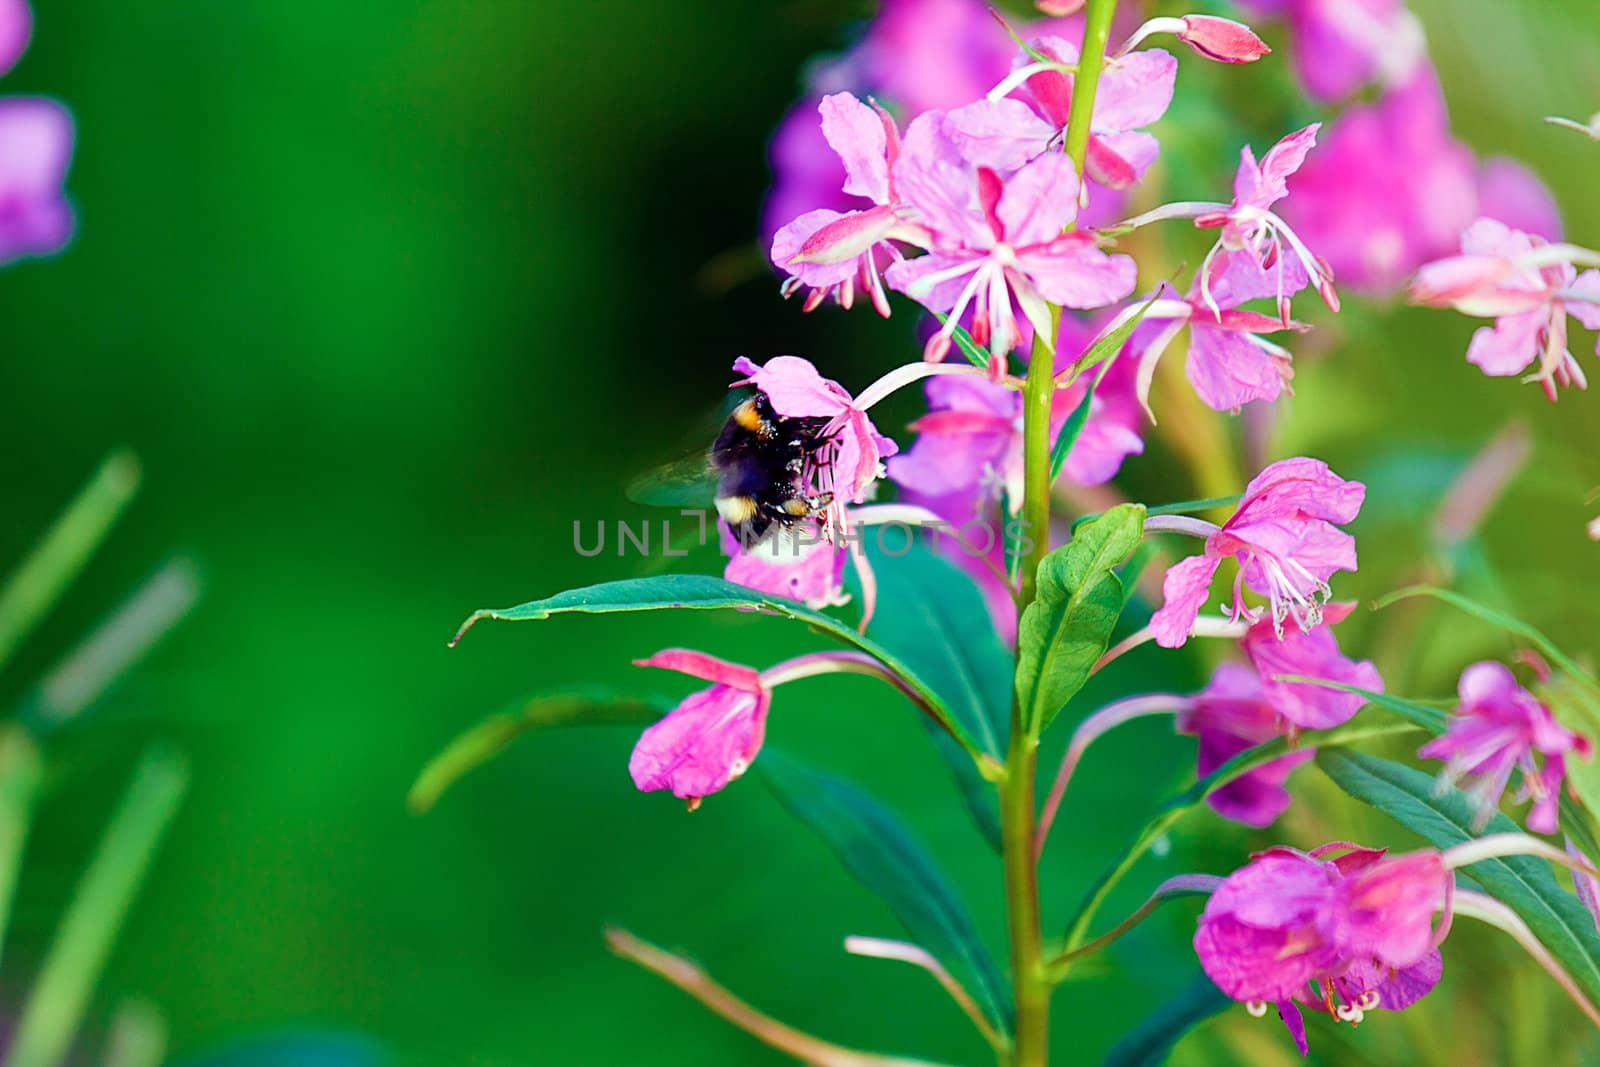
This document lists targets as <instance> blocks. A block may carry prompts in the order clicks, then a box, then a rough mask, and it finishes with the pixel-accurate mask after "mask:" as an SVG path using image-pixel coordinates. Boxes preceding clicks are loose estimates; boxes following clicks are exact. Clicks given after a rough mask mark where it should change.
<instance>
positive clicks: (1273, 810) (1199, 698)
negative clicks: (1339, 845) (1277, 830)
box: [1177, 663, 1316, 827]
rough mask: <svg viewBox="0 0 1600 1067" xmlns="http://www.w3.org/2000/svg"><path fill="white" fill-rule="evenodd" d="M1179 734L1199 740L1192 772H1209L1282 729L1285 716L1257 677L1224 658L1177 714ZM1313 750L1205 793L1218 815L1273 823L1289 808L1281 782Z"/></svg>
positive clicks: (1266, 765) (1260, 823)
mask: <svg viewBox="0 0 1600 1067" xmlns="http://www.w3.org/2000/svg"><path fill="white" fill-rule="evenodd" d="M1177 728H1178V732H1179V733H1183V734H1193V735H1194V736H1195V737H1196V738H1197V739H1198V741H1199V747H1198V750H1197V752H1196V756H1195V773H1197V774H1199V775H1200V776H1201V777H1204V776H1205V775H1208V774H1210V773H1211V772H1212V771H1214V770H1216V769H1217V768H1218V767H1220V766H1222V765H1223V764H1224V763H1226V762H1228V760H1230V759H1232V758H1233V757H1234V756H1237V755H1238V754H1239V753H1241V752H1243V751H1244V750H1245V749H1247V748H1253V747H1255V746H1256V745H1259V744H1262V743H1263V742H1266V741H1270V740H1272V739H1273V738H1274V737H1277V736H1278V735H1280V734H1282V733H1283V732H1284V719H1283V718H1282V717H1281V716H1280V715H1279V714H1278V711H1277V709H1276V708H1275V707H1273V706H1272V705H1271V704H1270V703H1268V702H1267V699H1266V693H1265V691H1264V690H1263V688H1262V685H1261V678H1260V676H1259V675H1257V674H1256V672H1255V671H1253V670H1251V669H1250V668H1249V667H1245V666H1243V665H1241V664H1238V663H1224V664H1222V665H1221V666H1220V667H1218V668H1217V670H1216V673H1215V674H1213V675H1212V676H1211V681H1209V682H1207V683H1206V687H1205V688H1204V689H1202V690H1201V691H1200V692H1198V693H1196V694H1195V695H1194V696H1193V697H1192V698H1190V700H1189V702H1188V704H1187V705H1186V706H1185V707H1184V708H1183V709H1182V710H1181V711H1180V712H1179V714H1178V717H1177ZM1314 755H1316V750H1315V749H1309V748H1308V749H1303V750H1301V751H1298V752H1292V753H1290V754H1289V755H1287V756H1281V757H1279V758H1278V759H1275V760H1273V761H1271V762H1270V763H1264V764H1262V765H1261V766H1260V767H1257V768H1255V769H1254V770H1252V771H1248V772H1246V773H1244V774H1241V775H1239V776H1238V777H1237V778H1234V779H1233V780H1232V781H1230V782H1228V783H1227V784H1226V785H1224V786H1222V788H1220V789H1217V790H1215V791H1214V792H1212V793H1211V794H1210V795H1209V796H1207V797H1206V803H1207V804H1210V805H1211V807H1212V808H1213V809H1214V810H1215V811H1216V812H1217V813H1218V814H1219V815H1221V816H1223V817H1224V818H1228V819H1233V820H1234V821H1235V822H1240V823H1243V824H1245V825H1246V826H1257V827H1259V826H1268V825H1271V824H1272V823H1273V822H1274V821H1275V820H1276V819H1277V818H1278V816H1279V815H1282V814H1283V813H1284V811H1285V810H1286V809H1287V808H1288V807H1289V791H1288V790H1286V789H1285V788H1284V787H1283V785H1284V782H1286V781H1288V778H1289V774H1290V772H1291V771H1293V770H1294V769H1295V768H1296V767H1298V766H1300V764H1302V763H1304V762H1306V761H1307V760H1309V759H1310V758H1311V757H1312V756H1314Z"/></svg>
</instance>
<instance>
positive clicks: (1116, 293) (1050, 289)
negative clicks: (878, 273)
mask: <svg viewBox="0 0 1600 1067" xmlns="http://www.w3.org/2000/svg"><path fill="white" fill-rule="evenodd" d="M941 118H942V117H941V116H938V115H936V114H928V115H924V116H922V117H921V118H919V119H917V120H916V122H914V123H912V125H911V128H910V129H909V130H908V131H907V132H906V141H905V146H904V149H903V150H902V152H901V154H900V159H899V162H898V163H897V164H896V165H895V171H894V180H895V184H896V187H897V188H898V189H899V191H900V195H901V196H902V197H903V198H904V199H905V201H906V202H907V203H908V204H909V205H911V206H912V207H913V208H914V209H915V210H916V212H917V221H919V222H920V223H921V224H922V225H924V226H925V227H927V229H928V230H929V231H931V233H932V251H930V252H929V253H928V254H927V255H925V256H919V257H918V258H916V259H909V260H904V261H902V262H899V263H896V264H894V265H893V266H892V267H890V268H889V270H888V272H887V278H888V281H889V285H890V286H891V287H892V288H895V289H898V290H899V291H901V292H903V293H905V294H906V295H907V296H909V297H911V298H912V299H913V300H916V301H917V302H919V303H921V304H922V305H923V306H924V307H926V308H928V309H929V310H930V311H935V312H940V313H943V314H945V315H946V316H948V319H947V321H946V322H945V325H944V327H943V328H942V329H941V330H940V331H939V332H938V333H936V334H934V335H933V337H932V338H930V340H929V342H928V346H927V348H926V350H925V352H926V355H927V357H928V358H929V359H930V360H934V361H938V360H940V359H942V358H943V357H944V354H945V352H946V351H948V349H949V347H950V337H951V334H952V332H953V331H954V330H955V325H956V323H957V321H958V320H960V318H961V316H962V315H963V314H965V313H966V311H967V309H968V308H969V306H970V307H972V308H974V311H973V318H972V336H973V339H974V340H976V341H977V342H978V343H979V344H981V345H985V346H986V347H988V348H989V350H990V351H991V352H993V353H995V354H996V355H997V356H998V355H1003V354H1005V353H1006V352H1009V351H1010V350H1011V349H1012V348H1013V347H1015V346H1016V345H1017V343H1018V342H1019V341H1020V340H1021V338H1022V331H1021V329H1020V328H1019V326H1018V324H1017V314H1016V312H1017V310H1018V309H1020V310H1021V312H1022V314H1023V316H1024V317H1025V318H1026V319H1027V321H1028V322H1029V323H1030V324H1031V325H1032V327H1033V329H1034V330H1035V331H1042V332H1044V333H1046V335H1047V336H1048V334H1049V323H1050V312H1049V307H1048V304H1057V305H1059V306H1062V307H1071V308H1093V307H1102V306H1104V305H1106V304H1110V303H1113V302H1115V301H1117V300H1120V299H1122V298H1123V297H1125V296H1127V295H1128V294H1129V293H1130V292H1131V291H1132V290H1133V283H1134V274H1135V267H1134V263H1133V260H1131V259H1129V258H1128V257H1127V256H1120V255H1107V254H1106V253H1104V252H1102V251H1100V249H1099V248H1098V247H1097V246H1096V243H1095V239H1094V237H1093V236H1092V235H1091V234H1088V233H1084V232H1082V231H1073V232H1071V233H1063V232H1062V231H1063V230H1064V229H1065V227H1066V226H1067V225H1068V224H1069V223H1071V222H1073V221H1074V219H1075V218H1076V216H1077V205H1078V187H1079V186H1078V175H1077V173H1076V172H1075V171H1074V170H1073V167H1072V161H1071V160H1069V159H1067V158H1066V156H1064V155H1061V154H1059V153H1050V154H1048V155H1043V156H1040V157H1039V158H1038V159H1035V160H1033V161H1032V162H1031V163H1028V164H1027V165H1026V166H1024V167H1023V168H1022V169H1021V170H1019V171H1017V172H1016V173H1015V174H1013V175H1011V176H1010V177H1009V178H1002V177H1001V176H1000V175H999V173H998V172H996V171H995V170H993V169H991V168H989V167H983V166H974V165H972V164H971V163H970V162H969V161H968V160H966V159H964V158H963V157H962V156H961V154H960V153H959V151H958V150H957V149H956V146H955V145H954V143H953V142H951V141H950V139H949V138H947V137H946V136H945V134H944V132H943V130H942V127H941Z"/></svg>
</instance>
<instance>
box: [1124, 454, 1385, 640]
mask: <svg viewBox="0 0 1600 1067" xmlns="http://www.w3.org/2000/svg"><path fill="white" fill-rule="evenodd" d="M1365 497H1366V486H1364V485H1362V484H1361V483H1360V482H1351V481H1346V480H1345V479H1343V478H1341V477H1339V476H1338V475H1337V474H1335V473H1333V471H1331V470H1329V469H1328V465H1327V464H1326V463H1323V462H1322V461H1320V460H1315V459H1306V458H1298V459H1285V460H1279V461H1278V462H1277V463H1274V464H1272V465H1271V466H1269V467H1267V468H1266V469H1265V470H1263V471H1262V472H1261V473H1260V474H1258V475H1256V476H1255V478H1254V479H1252V480H1251V482H1250V484H1249V485H1248V486H1246V487H1245V491H1244V495H1243V496H1242V497H1241V498H1240V500H1239V506H1238V508H1237V509H1236V510H1235V511H1234V513H1233V517H1232V518H1230V519H1229V520H1228V521H1227V522H1225V523H1223V524H1222V525H1221V526H1220V527H1219V526H1216V525H1214V524H1212V523H1209V522H1205V521H1203V520H1200V519H1192V518H1187V517H1183V516H1159V517H1157V518H1155V519H1152V520H1151V521H1150V522H1149V523H1148V524H1147V525H1146V530H1149V531H1152V532H1154V531H1161V530H1170V531H1175V532H1183V533H1190V534H1194V535H1196V536H1203V537H1205V539H1206V547H1205V552H1204V553H1203V554H1202V555H1199V556H1191V557H1190V558H1188V559H1186V560H1182V561H1180V562H1179V563H1177V564H1175V565H1174V566H1173V567H1172V568H1171V569H1170V570H1168V571H1167V576H1166V579H1165V580H1164V581H1163V582H1162V586H1161V588H1162V592H1163V593H1164V594H1165V603H1163V604H1162V606H1161V608H1160V609H1159V610H1157V611H1156V613H1155V614H1154V615H1152V616H1151V617H1150V631H1151V633H1152V635H1153V636H1154V637H1155V639H1156V642H1157V643H1158V644H1160V645H1162V646H1163V647H1165V648H1177V647H1178V646H1180V645H1182V644H1183V643H1184V642H1185V641H1187V640H1188V638H1189V630H1190V628H1191V627H1193V625H1194V620H1195V618H1196V617H1197V616H1198V615H1199V613H1200V606H1201V604H1202V603H1203V602H1204V601H1205V598H1206V593H1207V591H1208V590H1209V589H1210V586H1211V579H1212V576H1213V575H1215V574H1216V571H1217V567H1218V566H1219V565H1220V564H1221V563H1222V560H1223V559H1224V558H1226V557H1229V556H1232V557H1234V558H1235V559H1237V560H1238V561H1239V578H1238V580H1237V581H1236V582H1235V583H1234V590H1233V615H1234V617H1235V618H1240V617H1244V618H1248V619H1251V620H1254V619H1255V618H1256V617H1257V614H1258V613H1257V612H1255V611H1252V610H1251V609H1249V608H1247V607H1246V606H1245V603H1244V598H1243V595H1242V589H1241V586H1249V587H1250V588H1251V589H1253V590H1255V591H1256V592H1257V593H1260V594H1261V595H1262V596H1265V597H1267V598H1268V601H1269V602H1270V606H1271V613H1272V625H1273V628H1274V629H1275V630H1276V631H1277V632H1279V633H1281V632H1282V630H1283V620H1284V619H1285V618H1293V619H1294V621H1295V624H1296V625H1297V626H1299V627H1300V629H1301V630H1302V631H1309V630H1311V629H1313V628H1314V627H1315V626H1316V625H1317V624H1318V623H1319V622H1321V621H1322V604H1323V603H1324V602H1325V601H1326V600H1327V599H1328V597H1329V596H1330V590H1329V588H1328V578H1329V577H1330V576H1331V575H1332V574H1333V572H1334V571H1340V570H1348V571H1353V570H1355V569H1356V546H1355V539H1354V538H1353V537H1351V536H1350V535H1349V534H1347V533H1345V532H1344V531H1342V530H1340V529H1338V527H1337V526H1336V525H1335V524H1336V523H1347V522H1350V521H1351V520H1353V519H1354V518H1355V517H1356V514H1357V513H1358V512H1359V511H1360V510H1361V502H1362V500H1363V499H1365Z"/></svg>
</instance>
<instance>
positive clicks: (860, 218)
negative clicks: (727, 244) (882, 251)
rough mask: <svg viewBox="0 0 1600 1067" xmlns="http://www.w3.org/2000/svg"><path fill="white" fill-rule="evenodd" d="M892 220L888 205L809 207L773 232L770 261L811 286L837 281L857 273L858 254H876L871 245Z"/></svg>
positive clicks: (824, 286) (889, 228) (884, 232)
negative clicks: (858, 208)
mask: <svg viewBox="0 0 1600 1067" xmlns="http://www.w3.org/2000/svg"><path fill="white" fill-rule="evenodd" d="M895 224H896V219H895V216H894V212H893V209H891V208H887V207H877V208H873V209H872V210H871V211H850V212H846V213H844V214H840V213H839V212H837V211H829V210H827V209H826V208H820V209H818V210H816V211H808V212H806V213H805V214H804V215H801V216H800V217H799V218H797V219H795V220H794V221H793V222H791V223H789V224H788V225H787V226H784V227H783V228H782V229H780V230H779V231H778V232H777V233H776V234H774V235H773V237H772V250H771V253H770V254H771V257H772V265H773V266H775V267H777V268H778V269H779V270H781V271H784V272H785V273H787V274H790V275H792V276H794V277H796V278H798V279H800V281H802V282H804V283H805V284H806V285H809V286H812V287H813V288H817V289H825V288H827V287H828V286H831V285H838V284H839V283H841V282H843V281H846V280H848V279H850V278H854V277H855V276H856V275H857V273H858V272H859V271H860V269H861V257H862V256H870V255H874V254H876V253H875V251H874V246H875V245H876V244H877V243H878V242H880V241H882V240H884V239H885V238H886V237H887V236H888V234H889V231H890V230H891V229H893V228H894V226H895Z"/></svg>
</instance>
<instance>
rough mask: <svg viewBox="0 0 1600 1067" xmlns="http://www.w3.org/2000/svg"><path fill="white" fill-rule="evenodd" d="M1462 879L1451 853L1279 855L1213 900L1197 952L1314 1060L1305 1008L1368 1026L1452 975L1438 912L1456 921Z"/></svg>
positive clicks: (1222, 985) (1341, 849)
mask: <svg viewBox="0 0 1600 1067" xmlns="http://www.w3.org/2000/svg"><path fill="white" fill-rule="evenodd" d="M1335 853H1338V855H1335ZM1325 857H1331V858H1325ZM1451 882H1452V876H1451V874H1450V871H1449V869H1448V867H1447V865H1446V863H1445V857H1444V856H1443V855H1442V854H1440V853H1438V852H1435V851H1433V850H1431V849H1424V850H1421V851H1418V852H1414V853H1409V854H1406V855H1401V856H1393V857H1388V856H1385V855H1384V853H1383V851H1382V850H1378V849H1366V848H1361V847H1359V846H1355V845H1349V844H1346V843H1343V842H1337V843H1333V844H1328V845H1324V846H1322V847H1321V848H1318V849H1314V850H1312V851H1311V852H1309V853H1305V852H1299V851H1297V850H1295V849H1291V848H1285V847H1281V846H1280V847H1277V848H1271V849H1268V850H1267V851H1265V852H1259V853H1256V854H1255V855H1254V856H1253V857H1251V862H1250V863H1248V864H1246V865H1245V866H1243V867H1241V868H1240V869H1239V870H1237V871H1235V872H1234V873H1233V874H1231V875H1229V876H1228V877H1227V878H1226V879H1224V880H1223V882H1222V884H1221V885H1220V886H1218V887H1217V889H1216V891H1215V892H1214V893H1212V895H1211V899H1210V901H1208V902H1207V904H1206V907H1205V911H1204V912H1203V913H1202V914H1201V916H1200V922H1199V925H1198V927H1197V929H1196V931H1195V936H1194V947H1195V953H1196V955H1197V956H1198V957H1199V959H1200V965H1201V967H1202V968H1203V969H1204V970H1205V972H1206V974H1207V975H1208V976H1209V977H1210V978H1211V980H1212V981H1213V982H1215V983H1216V984H1217V987H1218V988H1219V989H1221V990H1222V991H1223V992H1224V993H1226V994H1227V995H1228V996H1230V997H1232V998H1233V999H1235V1000H1240V1001H1243V1002H1245V1004H1246V1005H1248V1006H1249V1008H1250V1010H1251V1014H1254V1015H1264V1014H1265V1013H1266V1009H1267V1005H1269V1004H1270V1005H1275V1006H1276V1007H1277V1009H1278V1013H1279V1015H1280V1017H1281V1018H1282V1019H1283V1021H1284V1024H1285V1025H1286V1026H1287V1027H1288V1029H1289V1033H1290V1035H1291V1036H1292V1037H1293V1039H1294V1041H1295V1045H1296V1047H1297V1048H1298V1049H1299V1050H1300V1053H1301V1055H1304V1054H1305V1053H1306V1050H1307V1046H1306V1037H1305V1025H1304V1022H1303V1020H1302V1018H1301V1015H1300V1009H1299V1006H1298V1005H1300V1004H1305V1005H1311V1006H1315V1007H1318V1008H1323V1009H1325V1010H1326V1011H1327V1012H1328V1014H1329V1015H1330V1016H1332V1017H1333V1018H1334V1019H1336V1020H1338V1021H1340V1022H1347V1023H1351V1024H1356V1023H1360V1022H1361V1021H1362V1019H1363V1018H1364V1016H1365V1015H1366V1013H1367V1012H1369V1011H1372V1010H1374V1009H1377V1008H1385V1009H1388V1010H1391V1011H1398V1010H1400V1009H1402V1008H1405V1007H1408V1006H1410V1005H1411V1004H1413V1003H1415V1002H1416V1001H1417V1000H1418V999H1420V998H1421V997H1422V996H1424V995H1425V994H1426V993H1427V992H1428V991H1429V990H1431V989H1432V988H1433V986H1434V985H1435V984H1436V983H1437V982H1438V980H1439V975H1440V973H1441V971H1442V959H1441V957H1440V955H1439V952H1438V944H1437V942H1438V940H1439V939H1440V938H1441V937H1442V935H1443V932H1444V931H1445V930H1446V929H1447V928H1448V927H1447V926H1446V925H1445V924H1444V923H1441V924H1440V926H1439V927H1437V928H1435V927H1434V925H1433V916H1434V914H1435V913H1437V912H1440V911H1441V910H1443V911H1444V913H1445V916H1446V918H1448V907H1449V897H1450V887H1451Z"/></svg>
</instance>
